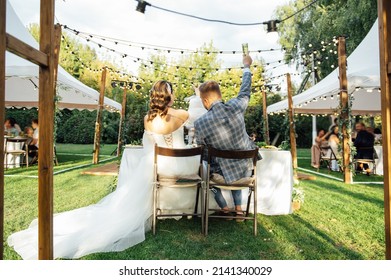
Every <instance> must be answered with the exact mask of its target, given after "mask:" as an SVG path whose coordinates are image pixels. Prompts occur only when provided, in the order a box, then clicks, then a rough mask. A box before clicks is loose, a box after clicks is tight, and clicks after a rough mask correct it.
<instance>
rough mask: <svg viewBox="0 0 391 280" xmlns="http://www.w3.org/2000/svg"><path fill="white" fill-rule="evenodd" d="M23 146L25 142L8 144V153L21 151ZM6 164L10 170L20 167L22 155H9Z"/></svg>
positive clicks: (5, 158) (5, 159) (5, 160)
mask: <svg viewBox="0 0 391 280" xmlns="http://www.w3.org/2000/svg"><path fill="white" fill-rule="evenodd" d="M6 138H7V137H4V150H5V142H6ZM23 145H24V143H23V142H7V151H12V150H21V149H22V148H23ZM4 164H7V167H8V168H16V167H20V155H12V154H8V155H7V156H6V157H4Z"/></svg>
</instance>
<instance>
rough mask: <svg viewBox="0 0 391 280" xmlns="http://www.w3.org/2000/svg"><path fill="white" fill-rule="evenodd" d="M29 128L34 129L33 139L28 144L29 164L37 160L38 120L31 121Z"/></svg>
mask: <svg viewBox="0 0 391 280" xmlns="http://www.w3.org/2000/svg"><path fill="white" fill-rule="evenodd" d="M31 126H32V128H33V129H34V133H33V139H32V140H31V142H30V144H29V157H31V162H30V163H31V164H34V163H36V161H37V159H38V147H39V125H38V119H33V120H32V122H31Z"/></svg>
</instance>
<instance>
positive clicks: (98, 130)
mask: <svg viewBox="0 0 391 280" xmlns="http://www.w3.org/2000/svg"><path fill="white" fill-rule="evenodd" d="M106 74H107V68H106V67H104V68H103V71H102V77H101V80H100V95H99V106H98V112H97V114H96V122H95V137H94V155H93V159H92V163H93V164H98V163H99V151H100V135H101V128H102V111H103V104H104V103H103V102H104V98H105V88H106Z"/></svg>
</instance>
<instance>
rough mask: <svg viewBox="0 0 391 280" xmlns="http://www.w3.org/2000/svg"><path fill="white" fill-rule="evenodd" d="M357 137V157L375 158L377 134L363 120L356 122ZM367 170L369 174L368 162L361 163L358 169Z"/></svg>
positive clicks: (355, 143)
mask: <svg viewBox="0 0 391 280" xmlns="http://www.w3.org/2000/svg"><path fill="white" fill-rule="evenodd" d="M356 131H357V137H356V139H355V140H354V146H355V147H356V151H357V152H356V155H355V157H354V158H356V159H374V145H375V135H374V134H373V133H371V132H369V131H368V130H367V129H366V127H365V124H364V123H362V122H359V123H356ZM362 170H366V172H367V174H369V173H370V172H371V170H370V169H369V165H368V164H366V163H365V164H359V165H358V166H357V171H362Z"/></svg>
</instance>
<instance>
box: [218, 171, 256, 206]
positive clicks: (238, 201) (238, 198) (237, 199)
mask: <svg viewBox="0 0 391 280" xmlns="http://www.w3.org/2000/svg"><path fill="white" fill-rule="evenodd" d="M220 175H222V174H220ZM250 176H251V170H250V171H248V172H247V174H246V176H245V177H250ZM211 190H212V192H213V194H214V197H215V200H216V202H217V204H218V205H219V207H220V208H224V207H227V206H228V205H227V201H225V198H224V196H223V194H222V193H221V189H219V188H212V189H211ZM231 193H232V198H233V200H234V204H235V206H240V205H242V191H241V190H236V191H231Z"/></svg>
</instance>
